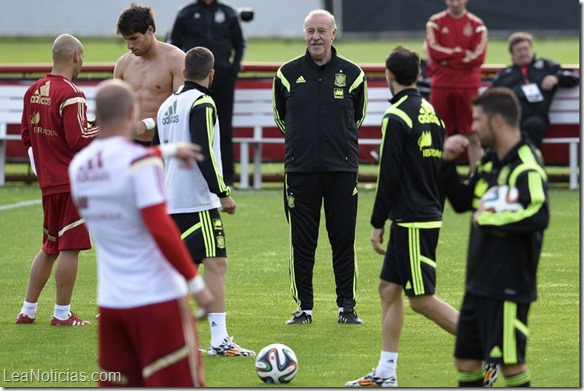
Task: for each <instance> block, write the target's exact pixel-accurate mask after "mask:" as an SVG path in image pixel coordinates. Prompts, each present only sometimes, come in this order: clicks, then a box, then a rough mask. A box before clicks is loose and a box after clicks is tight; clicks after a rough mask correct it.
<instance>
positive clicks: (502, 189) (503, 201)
mask: <svg viewBox="0 0 584 391" xmlns="http://www.w3.org/2000/svg"><path fill="white" fill-rule="evenodd" d="M518 200H519V191H518V190H517V188H516V187H509V186H507V185H503V186H494V187H491V188H490V189H489V190H487V192H486V193H485V194H484V195H483V197H482V198H481V204H482V205H483V207H484V208H485V210H486V211H489V212H493V213H499V212H509V211H513V212H514V211H517V210H519V209H521V208H522V207H523V206H522V205H521V203H519V202H518Z"/></svg>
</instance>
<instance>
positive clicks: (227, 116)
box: [211, 68, 237, 186]
mask: <svg viewBox="0 0 584 391" xmlns="http://www.w3.org/2000/svg"><path fill="white" fill-rule="evenodd" d="M236 79H237V75H236V74H234V73H233V70H232V69H231V68H229V69H221V68H217V69H215V77H214V78H213V83H212V84H211V97H212V98H213V100H214V101H215V105H216V106H217V118H218V119H219V131H220V134H221V140H220V141H221V163H222V166H223V179H224V180H225V183H226V184H227V185H230V186H231V185H233V176H234V172H235V168H234V162H233V141H232V138H233V125H232V122H233V98H234V93H235V80H236Z"/></svg>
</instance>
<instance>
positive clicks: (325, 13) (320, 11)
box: [304, 9, 337, 31]
mask: <svg viewBox="0 0 584 391" xmlns="http://www.w3.org/2000/svg"><path fill="white" fill-rule="evenodd" d="M315 15H322V16H327V17H329V18H330V20H331V21H332V22H333V23H332V25H333V30H336V29H337V22H336V21H335V16H334V15H333V14H331V13H330V12H328V11H327V10H324V9H317V10H312V11H310V12H309V13H308V15H306V18H304V26H306V22H307V21H308V19H310V18H311V17H312V16H315ZM304 30H305V31H306V27H304Z"/></svg>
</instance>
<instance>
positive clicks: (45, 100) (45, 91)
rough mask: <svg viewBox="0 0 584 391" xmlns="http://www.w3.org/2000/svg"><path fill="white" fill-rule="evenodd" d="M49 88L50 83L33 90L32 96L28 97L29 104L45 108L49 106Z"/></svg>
mask: <svg viewBox="0 0 584 391" xmlns="http://www.w3.org/2000/svg"><path fill="white" fill-rule="evenodd" d="M50 88H51V82H50V81H48V82H46V83H45V84H43V85H42V86H40V87H39V89H38V90H35V91H34V93H33V94H32V96H31V97H30V103H38V104H41V105H45V106H48V105H50V104H51V98H49V90H50Z"/></svg>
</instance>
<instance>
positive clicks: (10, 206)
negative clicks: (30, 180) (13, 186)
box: [0, 200, 42, 211]
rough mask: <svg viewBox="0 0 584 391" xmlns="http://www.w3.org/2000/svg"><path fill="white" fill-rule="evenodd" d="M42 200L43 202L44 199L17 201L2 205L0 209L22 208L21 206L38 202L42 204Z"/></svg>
mask: <svg viewBox="0 0 584 391" xmlns="http://www.w3.org/2000/svg"><path fill="white" fill-rule="evenodd" d="M41 202H42V200H30V201H21V202H17V203H15V204H8V205H2V206H0V211H2V210H8V209H14V208H20V207H21V206H29V205H36V204H40V203H41Z"/></svg>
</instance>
